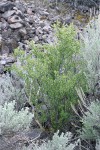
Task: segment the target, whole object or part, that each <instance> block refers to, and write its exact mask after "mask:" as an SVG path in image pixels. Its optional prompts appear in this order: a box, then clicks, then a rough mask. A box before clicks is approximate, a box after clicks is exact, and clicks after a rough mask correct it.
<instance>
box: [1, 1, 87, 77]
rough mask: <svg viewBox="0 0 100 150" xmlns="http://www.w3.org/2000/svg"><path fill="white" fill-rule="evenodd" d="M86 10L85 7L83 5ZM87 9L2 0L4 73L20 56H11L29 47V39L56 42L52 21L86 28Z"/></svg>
mask: <svg viewBox="0 0 100 150" xmlns="http://www.w3.org/2000/svg"><path fill="white" fill-rule="evenodd" d="M80 10H81V11H82V9H80ZM84 10H85V13H84V12H82V13H80V12H79V8H78V10H77V9H76V8H75V9H72V8H71V7H70V6H69V5H68V4H66V5H64V6H63V5H62V3H60V5H58V6H57V5H55V3H48V4H46V3H41V2H40V1H37V2H36V1H28V2H25V1H21V0H14V1H13V0H1V2H0V74H2V73H3V72H4V67H5V66H6V67H9V66H10V65H11V64H12V63H14V62H15V61H16V60H15V59H14V58H13V57H12V56H11V54H12V53H13V51H14V49H15V48H17V47H19V48H21V49H24V50H26V51H29V50H30V48H29V46H28V43H29V41H32V40H34V41H35V43H42V44H43V43H49V44H51V43H52V42H54V32H53V28H52V25H53V24H54V23H56V22H57V21H60V22H61V23H64V24H70V23H71V22H74V24H75V25H76V26H77V27H78V28H80V29H82V28H83V26H84V25H85V24H86V23H87V22H88V20H89V11H88V8H87V7H85V8H84Z"/></svg>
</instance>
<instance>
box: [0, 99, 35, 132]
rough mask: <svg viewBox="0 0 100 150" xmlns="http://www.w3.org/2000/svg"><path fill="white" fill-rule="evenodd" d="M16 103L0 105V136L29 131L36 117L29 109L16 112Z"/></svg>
mask: <svg viewBox="0 0 100 150" xmlns="http://www.w3.org/2000/svg"><path fill="white" fill-rule="evenodd" d="M14 107H15V101H12V102H9V103H7V102H5V104H4V105H0V134H1V135H2V134H6V133H8V132H17V131H21V130H24V129H28V128H29V125H30V123H31V121H32V118H33V117H34V114H32V113H29V111H28V109H27V108H26V109H21V111H16V110H15V108H14Z"/></svg>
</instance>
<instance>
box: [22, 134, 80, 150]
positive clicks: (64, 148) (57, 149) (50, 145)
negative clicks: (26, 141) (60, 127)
mask: <svg viewBox="0 0 100 150" xmlns="http://www.w3.org/2000/svg"><path fill="white" fill-rule="evenodd" d="M71 138H72V134H71V133H70V132H67V133H66V134H64V133H62V134H61V135H60V136H59V131H58V132H56V133H55V134H54V136H53V139H52V140H51V141H48V142H47V143H45V142H44V143H43V144H42V145H41V146H38V145H37V144H34V145H30V146H29V147H27V148H25V147H24V148H23V149H22V150H74V148H75V147H76V146H77V144H78V141H76V142H74V143H73V144H72V143H71Z"/></svg>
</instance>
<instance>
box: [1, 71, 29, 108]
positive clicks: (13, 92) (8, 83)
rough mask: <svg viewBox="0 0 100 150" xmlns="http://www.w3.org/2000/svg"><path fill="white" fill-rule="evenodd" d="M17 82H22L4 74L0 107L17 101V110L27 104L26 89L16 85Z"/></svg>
mask: <svg viewBox="0 0 100 150" xmlns="http://www.w3.org/2000/svg"><path fill="white" fill-rule="evenodd" d="M17 82H19V83H20V80H19V81H14V79H13V78H12V77H11V76H10V75H9V74H3V75H2V76H1V77H0V105H3V104H4V103H5V102H11V101H13V100H15V101H16V102H17V108H18V109H19V108H22V106H23V105H24V103H25V102H26V97H25V96H26V95H25V91H24V88H21V87H17V86H15V85H14V84H16V83H17Z"/></svg>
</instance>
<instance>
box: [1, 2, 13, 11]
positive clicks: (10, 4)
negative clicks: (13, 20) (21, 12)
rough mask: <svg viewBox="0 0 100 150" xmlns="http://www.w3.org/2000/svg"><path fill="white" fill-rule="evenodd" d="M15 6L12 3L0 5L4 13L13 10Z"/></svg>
mask: <svg viewBox="0 0 100 150" xmlns="http://www.w3.org/2000/svg"><path fill="white" fill-rule="evenodd" d="M14 6H15V4H14V3H12V2H9V1H8V2H1V3H0V12H2V13H4V12H6V11H8V10H11V9H12V8H13V7H14Z"/></svg>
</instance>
